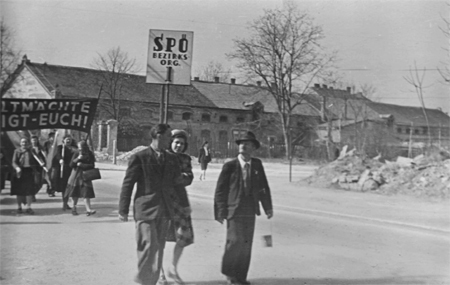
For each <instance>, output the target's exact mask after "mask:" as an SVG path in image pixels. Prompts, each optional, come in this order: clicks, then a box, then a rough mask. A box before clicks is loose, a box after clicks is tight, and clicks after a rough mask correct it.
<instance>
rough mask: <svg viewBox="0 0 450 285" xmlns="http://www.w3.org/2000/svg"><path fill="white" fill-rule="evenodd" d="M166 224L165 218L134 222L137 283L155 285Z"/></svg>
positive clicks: (162, 251) (161, 255) (162, 252)
mask: <svg viewBox="0 0 450 285" xmlns="http://www.w3.org/2000/svg"><path fill="white" fill-rule="evenodd" d="M168 224H169V223H168V219H167V218H159V219H155V220H151V221H137V222H136V243H137V256H138V273H137V275H136V278H135V281H136V282H137V283H139V284H143V285H155V284H156V283H157V282H158V279H159V272H160V270H161V265H162V257H163V254H164V247H165V244H166V239H165V237H166V234H167V230H168Z"/></svg>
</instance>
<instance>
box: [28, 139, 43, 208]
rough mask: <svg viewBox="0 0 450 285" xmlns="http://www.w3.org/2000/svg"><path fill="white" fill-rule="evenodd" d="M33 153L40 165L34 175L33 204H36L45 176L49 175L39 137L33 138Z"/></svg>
mask: <svg viewBox="0 0 450 285" xmlns="http://www.w3.org/2000/svg"><path fill="white" fill-rule="evenodd" d="M30 149H31V153H32V155H33V157H34V159H35V160H36V162H37V163H38V167H36V170H35V173H34V194H33V202H36V194H37V193H38V192H39V190H41V188H42V185H44V181H45V176H46V175H47V168H46V167H45V164H46V159H45V152H44V148H43V147H42V146H41V145H40V143H39V137H38V136H31V148H30Z"/></svg>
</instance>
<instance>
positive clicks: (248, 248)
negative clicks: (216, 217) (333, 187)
mask: <svg viewBox="0 0 450 285" xmlns="http://www.w3.org/2000/svg"><path fill="white" fill-rule="evenodd" d="M251 199H252V198H251V197H247V198H245V199H244V201H243V202H244V203H242V205H243V206H242V207H240V208H239V207H238V209H236V213H235V216H234V217H232V218H230V219H228V220H227V242H226V245H225V253H224V255H223V259H222V273H223V274H224V275H226V276H228V277H230V278H233V279H235V280H237V281H245V280H247V274H248V269H249V267H250V259H251V255H252V244H253V235H254V232H255V213H254V209H253V207H252V206H251V205H252V200H251ZM245 200H247V201H245ZM241 202H242V201H241Z"/></svg>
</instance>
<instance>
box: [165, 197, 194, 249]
mask: <svg viewBox="0 0 450 285" xmlns="http://www.w3.org/2000/svg"><path fill="white" fill-rule="evenodd" d="M173 206H174V217H173V220H172V221H171V223H170V227H169V231H168V234H167V236H166V241H174V242H176V243H177V244H178V245H179V246H182V247H185V246H188V245H190V244H192V243H194V229H193V227H192V219H191V216H190V215H189V214H187V213H186V210H185V208H184V207H183V206H181V205H180V204H179V202H178V201H177V199H176V198H175V199H173Z"/></svg>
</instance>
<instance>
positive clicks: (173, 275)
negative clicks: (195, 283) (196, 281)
mask: <svg viewBox="0 0 450 285" xmlns="http://www.w3.org/2000/svg"><path fill="white" fill-rule="evenodd" d="M167 276H168V277H169V278H172V279H173V281H175V284H178V285H181V284H184V282H183V280H182V279H181V278H180V276H179V275H178V272H177V271H176V269H174V268H171V269H169V272H168V273H167Z"/></svg>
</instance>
